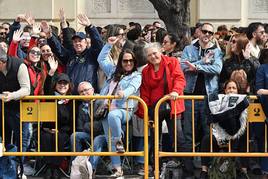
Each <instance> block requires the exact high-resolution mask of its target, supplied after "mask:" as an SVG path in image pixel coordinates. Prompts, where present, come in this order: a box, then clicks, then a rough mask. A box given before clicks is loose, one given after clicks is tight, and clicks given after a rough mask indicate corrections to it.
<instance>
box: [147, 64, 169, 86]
mask: <svg viewBox="0 0 268 179" xmlns="http://www.w3.org/2000/svg"><path fill="white" fill-rule="evenodd" d="M164 71H165V62H164V60H161V62H160V64H159V69H158V71H157V72H155V71H154V66H153V65H152V64H148V73H149V75H148V76H149V77H150V86H151V88H156V87H158V86H159V83H160V82H161V81H162V80H163V77H164Z"/></svg>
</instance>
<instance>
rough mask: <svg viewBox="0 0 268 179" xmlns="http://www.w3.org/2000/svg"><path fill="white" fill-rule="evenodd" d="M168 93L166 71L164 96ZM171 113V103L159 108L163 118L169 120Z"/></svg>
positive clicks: (164, 103) (165, 103)
mask: <svg viewBox="0 0 268 179" xmlns="http://www.w3.org/2000/svg"><path fill="white" fill-rule="evenodd" d="M167 93H168V90H167V76H166V70H165V71H164V94H165V95H166V94H167ZM170 112H171V106H170V101H169V100H168V101H165V102H163V103H162V104H161V105H160V107H159V116H160V117H162V118H169V116H170Z"/></svg>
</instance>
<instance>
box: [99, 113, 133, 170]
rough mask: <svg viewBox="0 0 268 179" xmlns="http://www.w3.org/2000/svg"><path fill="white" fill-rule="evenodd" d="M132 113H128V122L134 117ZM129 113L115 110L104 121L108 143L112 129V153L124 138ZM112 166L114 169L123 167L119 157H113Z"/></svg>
mask: <svg viewBox="0 0 268 179" xmlns="http://www.w3.org/2000/svg"><path fill="white" fill-rule="evenodd" d="M132 114H133V113H132V112H130V111H129V112H128V120H130V119H131V117H132ZM126 115H127V111H126V110H124V109H114V110H112V111H110V112H109V113H108V116H107V117H106V118H105V119H104V120H102V126H103V130H104V134H105V137H106V141H107V143H109V142H108V140H109V139H108V136H109V128H110V129H111V146H112V152H115V151H116V148H115V145H116V142H118V141H120V140H121V138H122V135H124V130H123V129H122V126H123V125H124V124H126V117H127V116H126ZM111 160H112V166H113V167H115V168H116V167H120V166H121V160H120V157H118V156H112V157H111Z"/></svg>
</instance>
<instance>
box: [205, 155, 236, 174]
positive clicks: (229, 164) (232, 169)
mask: <svg viewBox="0 0 268 179" xmlns="http://www.w3.org/2000/svg"><path fill="white" fill-rule="evenodd" d="M208 176H209V178H212V179H236V162H235V158H231V157H214V158H213V160H212V163H211V166H210V167H209V170H208Z"/></svg>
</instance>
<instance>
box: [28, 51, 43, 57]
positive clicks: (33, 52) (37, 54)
mask: <svg viewBox="0 0 268 179" xmlns="http://www.w3.org/2000/svg"><path fill="white" fill-rule="evenodd" d="M30 54H33V55H36V56H40V55H41V52H40V51H36V50H30Z"/></svg>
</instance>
